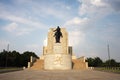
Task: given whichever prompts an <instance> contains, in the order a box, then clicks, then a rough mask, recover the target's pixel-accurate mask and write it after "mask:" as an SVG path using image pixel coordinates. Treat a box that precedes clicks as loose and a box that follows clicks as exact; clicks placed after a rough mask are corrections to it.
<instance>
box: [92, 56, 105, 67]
mask: <svg viewBox="0 0 120 80" xmlns="http://www.w3.org/2000/svg"><path fill="white" fill-rule="evenodd" d="M102 64H103V61H102V60H101V59H100V58H99V57H95V58H94V67H101V66H102Z"/></svg>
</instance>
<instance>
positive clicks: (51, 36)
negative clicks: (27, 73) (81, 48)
mask: <svg viewBox="0 0 120 80" xmlns="http://www.w3.org/2000/svg"><path fill="white" fill-rule="evenodd" d="M57 32H58V33H57ZM87 68H88V63H87V62H86V61H85V57H84V56H83V57H80V58H76V56H75V55H74V53H73V50H72V46H68V33H67V31H66V29H65V28H59V27H57V28H50V29H49V32H48V38H47V46H43V55H42V56H40V59H38V60H37V61H36V62H35V63H34V64H33V66H32V67H31V69H36V70H41V69H42V70H43V69H44V70H71V69H77V70H80V69H87Z"/></svg>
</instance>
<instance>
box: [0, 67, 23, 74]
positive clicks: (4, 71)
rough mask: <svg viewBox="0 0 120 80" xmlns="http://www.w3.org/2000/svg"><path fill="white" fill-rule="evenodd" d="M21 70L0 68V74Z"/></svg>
mask: <svg viewBox="0 0 120 80" xmlns="http://www.w3.org/2000/svg"><path fill="white" fill-rule="evenodd" d="M20 70H23V68H9V67H8V68H0V73H6V72H13V71H20Z"/></svg>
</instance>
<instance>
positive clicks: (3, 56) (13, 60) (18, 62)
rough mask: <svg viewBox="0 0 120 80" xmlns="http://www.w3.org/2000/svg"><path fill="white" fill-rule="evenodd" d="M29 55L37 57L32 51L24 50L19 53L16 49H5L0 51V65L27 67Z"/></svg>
mask: <svg viewBox="0 0 120 80" xmlns="http://www.w3.org/2000/svg"><path fill="white" fill-rule="evenodd" d="M30 56H33V57H36V58H38V56H37V55H36V54H35V53H34V52H29V51H26V52H24V53H22V54H20V53H19V52H17V51H12V52H11V51H9V52H8V51H5V50H3V52H0V67H23V66H26V67H27V63H28V61H30Z"/></svg>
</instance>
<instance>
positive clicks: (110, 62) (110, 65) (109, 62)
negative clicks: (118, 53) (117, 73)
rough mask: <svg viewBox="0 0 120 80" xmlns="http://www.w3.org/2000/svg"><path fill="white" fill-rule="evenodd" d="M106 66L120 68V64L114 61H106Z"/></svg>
mask: <svg viewBox="0 0 120 80" xmlns="http://www.w3.org/2000/svg"><path fill="white" fill-rule="evenodd" d="M104 65H105V66H106V67H119V64H118V63H117V62H116V61H115V60H114V59H110V60H106V61H105V63H104Z"/></svg>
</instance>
